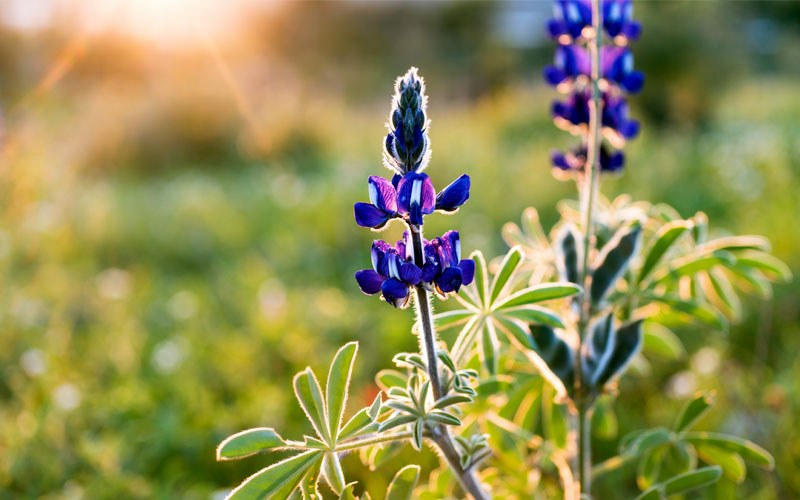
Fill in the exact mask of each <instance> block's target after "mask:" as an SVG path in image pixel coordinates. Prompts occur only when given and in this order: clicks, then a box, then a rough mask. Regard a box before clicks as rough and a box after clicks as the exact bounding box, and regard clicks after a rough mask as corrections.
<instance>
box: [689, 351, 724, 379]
mask: <svg viewBox="0 0 800 500" xmlns="http://www.w3.org/2000/svg"><path fill="white" fill-rule="evenodd" d="M691 365H692V370H694V371H695V372H697V373H699V374H700V375H710V374H712V373H714V372H715V371H717V367H719V353H718V352H717V350H716V349H714V348H713V347H703V348H702V349H700V350H699V351H697V352H696V353H695V355H694V356H692V361H691Z"/></svg>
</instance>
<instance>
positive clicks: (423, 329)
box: [408, 224, 490, 500]
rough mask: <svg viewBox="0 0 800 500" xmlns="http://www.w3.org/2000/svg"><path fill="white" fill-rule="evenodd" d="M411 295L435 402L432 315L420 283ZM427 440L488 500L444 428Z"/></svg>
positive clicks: (418, 232) (415, 239)
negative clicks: (414, 298)
mask: <svg viewBox="0 0 800 500" xmlns="http://www.w3.org/2000/svg"><path fill="white" fill-rule="evenodd" d="M408 229H409V231H410V232H411V240H412V245H413V250H414V263H415V264H416V265H417V266H419V267H420V268H422V264H423V262H424V259H423V257H424V255H425V254H424V249H423V247H422V227H421V226H413V225H410V224H409V226H408ZM414 291H415V292H416V300H417V308H416V311H417V323H418V324H419V333H420V336H421V337H422V339H421V342H420V344H421V346H422V347H423V349H424V350H425V353H424V354H425V355H426V357H427V360H428V365H427V366H428V378H429V379H430V381H431V388H432V390H433V397H434V399H436V400H439V399H441V398H442V396H444V395H445V393H444V390H443V388H442V385H441V381H440V379H439V360H438V358H437V357H436V333H435V332H434V329H433V311H432V308H431V300H430V295H429V293H428V291H427V290H426V289H425V287H424V286H422V284H421V283H420V284H418V285H417V286H416V287H414ZM431 439H432V440H433V442H434V443H436V445H437V446H438V447H439V450H441V452H442V455H443V456H444V458H445V459H446V460H447V463H448V464H449V465H450V468H451V469H452V470H453V472H454V473H455V475H456V477H457V478H458V480H459V482H460V483H461V486H462V487H463V488H464V490H465V491H466V492H467V493H469V495H470V496H471V497H472V498H474V499H475V500H489V498H490V497H489V495H488V494H487V493H486V492H485V491H484V490H483V486H482V485H481V483H480V481H479V480H478V478H477V476H476V475H475V473H474V471H473V470H472V469H471V468H469V467H467V468H464V467H462V466H461V460H460V458H461V457H460V456H459V454H458V450H456V447H455V445H454V444H453V438H452V436H451V435H450V430H449V429H448V428H447V426H444V425H436V426H433V427H432V428H431Z"/></svg>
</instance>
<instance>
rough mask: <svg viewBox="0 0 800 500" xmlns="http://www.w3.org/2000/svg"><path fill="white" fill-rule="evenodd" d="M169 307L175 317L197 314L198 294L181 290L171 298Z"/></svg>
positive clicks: (182, 317) (185, 317)
mask: <svg viewBox="0 0 800 500" xmlns="http://www.w3.org/2000/svg"><path fill="white" fill-rule="evenodd" d="M167 308H168V309H169V313H170V314H171V315H172V317H173V318H175V319H189V318H191V317H192V316H194V315H195V314H197V309H198V300H197V296H196V295H195V294H194V293H192V292H190V291H188V290H181V291H179V292H178V293H176V294H175V295H173V296H172V298H170V299H169V303H168V304H167Z"/></svg>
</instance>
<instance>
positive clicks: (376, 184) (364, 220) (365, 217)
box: [353, 175, 398, 229]
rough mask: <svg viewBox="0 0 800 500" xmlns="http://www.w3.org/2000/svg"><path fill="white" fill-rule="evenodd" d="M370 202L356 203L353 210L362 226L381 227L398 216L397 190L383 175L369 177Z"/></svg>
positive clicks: (357, 221)
mask: <svg viewBox="0 0 800 500" xmlns="http://www.w3.org/2000/svg"><path fill="white" fill-rule="evenodd" d="M369 200H370V203H356V204H355V206H354V207H353V211H354V212H355V216H356V223H357V224H358V225H359V226H361V227H371V228H373V229H380V228H382V227H383V226H384V225H386V223H387V222H388V221H389V219H391V218H393V217H397V216H398V214H397V191H396V190H395V186H394V185H392V183H391V182H389V181H388V180H386V179H384V178H383V177H377V176H374V175H371V176H370V177H369Z"/></svg>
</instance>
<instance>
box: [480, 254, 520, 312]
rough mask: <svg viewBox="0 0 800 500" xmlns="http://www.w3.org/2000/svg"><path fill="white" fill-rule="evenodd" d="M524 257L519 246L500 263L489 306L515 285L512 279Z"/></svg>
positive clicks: (491, 288)
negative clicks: (510, 286)
mask: <svg viewBox="0 0 800 500" xmlns="http://www.w3.org/2000/svg"><path fill="white" fill-rule="evenodd" d="M524 256H525V255H524V253H523V252H522V249H521V248H520V247H518V246H515V247H513V248H512V249H511V250H509V251H508V253H507V254H506V256H505V257H504V258H503V261H502V262H501V263H500V268H499V269H498V270H497V274H495V275H494V280H492V285H491V287H490V290H491V295H490V297H489V304H493V303H494V301H495V300H497V298H498V297H499V296H500V294H501V293H502V292H503V291H504V290H505V289H506V288H507V287H508V286H509V285H513V282H514V280H512V279H511V277H512V276H513V274H514V272H515V271H516V270H517V268H518V267H519V264H520V263H521V262H522V259H523V257H524Z"/></svg>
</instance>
